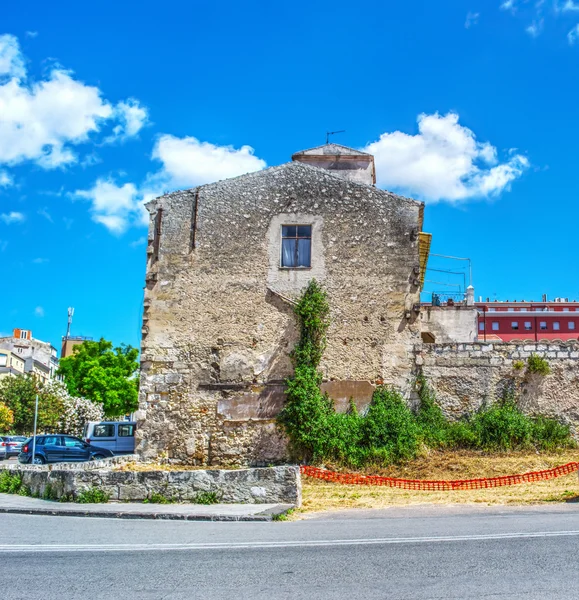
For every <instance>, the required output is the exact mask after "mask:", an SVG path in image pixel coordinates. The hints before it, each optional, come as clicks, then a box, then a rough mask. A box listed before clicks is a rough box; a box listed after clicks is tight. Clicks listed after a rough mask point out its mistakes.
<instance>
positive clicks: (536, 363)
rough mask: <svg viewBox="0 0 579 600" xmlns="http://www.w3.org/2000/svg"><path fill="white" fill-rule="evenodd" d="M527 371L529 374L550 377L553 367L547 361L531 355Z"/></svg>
mask: <svg viewBox="0 0 579 600" xmlns="http://www.w3.org/2000/svg"><path fill="white" fill-rule="evenodd" d="M527 371H528V372H529V373H536V374H537V375H549V373H550V372H551V367H550V366H549V363H548V362H547V360H546V359H544V358H542V357H541V356H537V355H536V354H531V356H529V358H528V359H527Z"/></svg>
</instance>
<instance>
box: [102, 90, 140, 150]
mask: <svg viewBox="0 0 579 600" xmlns="http://www.w3.org/2000/svg"><path fill="white" fill-rule="evenodd" d="M115 114H116V115H117V119H118V120H119V121H120V124H119V125H117V126H116V127H115V128H114V129H113V135H112V136H110V137H109V138H107V140H109V141H113V140H115V139H121V140H125V139H127V138H130V137H134V136H136V135H137V134H138V133H139V131H141V129H142V128H143V127H144V126H145V125H146V124H147V123H148V122H149V112H148V111H147V109H146V108H144V107H143V106H141V105H140V104H139V101H138V100H135V99H134V98H129V100H127V101H126V102H119V103H118V104H117V106H116V107H115Z"/></svg>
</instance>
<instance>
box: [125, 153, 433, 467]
mask: <svg viewBox="0 0 579 600" xmlns="http://www.w3.org/2000/svg"><path fill="white" fill-rule="evenodd" d="M375 180H376V178H375V166H374V159H373V157H372V156H371V155H369V154H365V153H363V152H359V151H356V150H353V149H351V148H346V147H344V146H339V145H336V144H327V145H325V146H321V147H319V148H313V149H311V150H306V151H303V152H298V153H296V154H294V155H293V157H292V161H291V162H289V163H286V164H283V165H280V166H277V167H272V168H268V169H265V170H263V171H260V172H256V173H251V174H248V175H243V176H241V177H236V178H233V179H229V180H225V181H220V182H216V183H212V184H208V185H202V186H199V187H197V188H194V189H190V190H185V191H179V192H174V193H171V194H167V195H165V196H162V197H160V198H157V199H156V200H153V201H152V202H150V203H149V204H148V205H147V208H148V210H149V212H150V227H149V245H148V250H147V252H148V261H147V274H146V289H145V300H144V317H143V339H142V365H141V366H142V372H141V391H140V407H139V412H138V415H137V417H138V420H139V425H140V426H139V434H138V435H139V438H138V451H139V452H140V453H141V454H142V455H143V456H144V457H146V458H156V457H159V456H166V457H168V458H171V459H175V460H178V461H182V462H188V463H194V464H210V465H216V464H220V465H227V464H267V463H273V462H276V461H279V460H283V458H284V456H285V452H286V444H285V438H284V436H283V434H282V432H281V431H280V430H279V429H278V427H277V425H276V421H275V417H276V415H277V414H278V413H279V411H280V409H281V407H282V406H283V402H284V379H285V378H286V377H288V376H289V375H291V373H292V365H291V361H290V358H289V354H290V352H291V350H292V348H293V347H294V344H295V342H296V340H297V331H296V322H295V318H294V315H293V304H292V303H293V302H294V301H295V298H297V297H298V296H299V294H300V292H301V291H302V290H303V288H304V287H305V286H306V285H307V283H308V282H309V281H310V280H311V279H312V278H316V279H317V280H318V281H319V282H321V283H322V284H323V286H324V287H325V289H326V290H327V292H328V299H329V303H330V306H331V326H330V329H329V332H328V346H327V350H326V352H325V355H324V358H323V361H322V365H321V368H322V371H323V375H324V380H325V383H324V389H326V390H327V391H328V393H329V394H330V396H332V397H333V398H334V399H335V400H336V404H337V406H338V408H340V406H343V405H344V404H345V403H346V402H347V400H348V398H349V397H352V396H353V397H355V398H356V400H357V401H358V402H359V403H361V404H364V403H367V402H368V401H369V398H370V396H371V392H372V390H373V387H374V386H375V385H376V383H381V382H389V383H393V384H395V385H397V386H399V387H400V388H402V389H408V388H409V384H410V382H411V379H412V370H413V367H414V362H413V361H414V351H413V349H414V345H415V344H416V343H418V342H420V339H421V337H420V335H421V331H420V318H419V310H420V299H419V294H420V287H421V278H422V277H423V275H424V268H425V266H426V259H427V255H428V244H429V241H430V238H429V235H428V234H423V233H421V232H422V222H423V210H424V206H423V204H422V203H421V202H417V201H415V200H411V199H408V198H403V197H400V196H397V195H395V194H392V193H390V192H387V191H383V190H380V189H377V188H376V187H374V183H375ZM420 250H421V251H422V252H420Z"/></svg>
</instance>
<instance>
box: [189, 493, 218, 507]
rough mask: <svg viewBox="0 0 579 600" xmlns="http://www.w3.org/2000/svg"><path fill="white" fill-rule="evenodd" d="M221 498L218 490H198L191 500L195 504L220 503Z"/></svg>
mask: <svg viewBox="0 0 579 600" xmlns="http://www.w3.org/2000/svg"><path fill="white" fill-rule="evenodd" d="M219 499H220V498H219V494H218V493H217V492H198V493H197V494H196V495H195V496H194V497H193V498H191V502H193V504H218V503H219Z"/></svg>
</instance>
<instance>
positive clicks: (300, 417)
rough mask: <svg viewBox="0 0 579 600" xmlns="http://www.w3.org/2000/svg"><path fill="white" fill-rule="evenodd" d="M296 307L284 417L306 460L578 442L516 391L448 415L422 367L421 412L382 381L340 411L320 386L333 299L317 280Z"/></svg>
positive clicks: (358, 460) (536, 364) (386, 459)
mask: <svg viewBox="0 0 579 600" xmlns="http://www.w3.org/2000/svg"><path fill="white" fill-rule="evenodd" d="M295 314H296V316H297V318H298V319H299V325H300V339H299V341H298V344H297V345H296V348H295V350H294V351H293V353H292V359H293V361H294V366H295V371H294V376H293V377H292V378H291V379H290V380H288V381H287V389H286V391H287V402H286V404H285V406H284V408H283V410H282V412H281V414H280V416H279V421H280V423H281V424H282V425H283V426H284V428H285V431H286V433H287V435H288V437H289V439H290V442H291V447H292V450H293V452H294V453H295V454H296V455H297V457H298V458H300V459H302V460H304V459H305V460H307V461H311V462H314V463H316V462H318V463H319V462H325V461H334V462H337V463H341V464H343V465H344V466H351V467H359V466H362V465H368V464H373V465H376V466H385V465H388V464H392V463H396V462H401V461H405V460H410V459H412V458H415V457H416V456H417V455H418V453H419V451H420V449H421V447H423V446H426V447H430V448H473V449H482V450H486V451H507V450H513V449H521V450H522V449H528V448H530V447H533V446H534V447H536V448H540V449H548V450H552V449H555V448H561V447H569V446H574V442H573V439H572V438H571V435H570V431H569V428H568V427H566V426H563V425H561V424H560V423H558V422H557V421H553V420H552V419H545V418H543V417H537V418H535V419H533V418H531V417H528V416H526V415H525V414H523V413H522V412H521V411H520V410H519V408H518V407H517V404H516V402H515V398H514V393H513V391H512V390H507V392H506V394H505V397H504V398H503V399H502V400H501V401H499V402H497V403H495V404H493V405H491V406H489V407H484V408H483V409H481V410H479V411H478V412H477V413H475V414H474V415H471V416H470V417H468V418H465V419H463V420H461V421H458V422H450V421H449V420H448V419H447V418H446V416H445V415H444V413H443V412H442V410H441V408H440V406H439V405H438V404H437V403H436V398H435V396H434V394H433V393H432V391H431V390H430V388H429V387H428V384H427V382H426V381H425V379H424V377H423V376H422V374H421V375H419V376H418V378H417V382H416V383H417V387H418V389H419V398H420V402H419V405H418V407H417V410H416V411H415V412H413V411H412V410H410V408H409V407H408V405H407V404H406V402H405V400H404V398H403V397H402V396H401V395H400V393H398V392H397V391H395V390H393V389H390V388H387V387H378V388H377V389H376V390H375V392H374V394H373V396H372V402H371V403H370V406H369V407H368V411H367V413H366V414H365V415H359V414H358V412H357V410H356V407H355V405H354V403H353V402H351V403H350V410H349V411H348V413H346V414H338V413H336V411H335V409H334V406H333V403H332V401H331V400H330V399H329V398H328V396H326V395H324V394H322V393H321V391H320V385H321V383H322V376H321V373H320V372H319V371H318V367H319V364H320V360H321V357H322V353H323V351H324V349H325V347H326V331H327V328H328V326H329V306H328V301H327V297H326V293H325V292H324V291H323V290H322V289H321V288H320V286H319V285H318V284H317V282H316V281H315V280H312V281H311V282H310V284H309V285H308V287H307V288H306V290H305V292H304V293H303V295H302V297H301V298H300V300H299V302H298V303H297V305H296V308H295ZM541 361H542V362H541ZM514 366H515V368H516V365H514ZM523 366H524V365H523ZM545 366H546V368H547V369H548V367H549V365H548V364H547V363H546V361H544V360H543V359H541V358H539V357H533V356H531V358H529V363H528V368H529V371H531V370H532V372H540V373H542V374H546V373H547V372H548V370H546V369H545Z"/></svg>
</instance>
